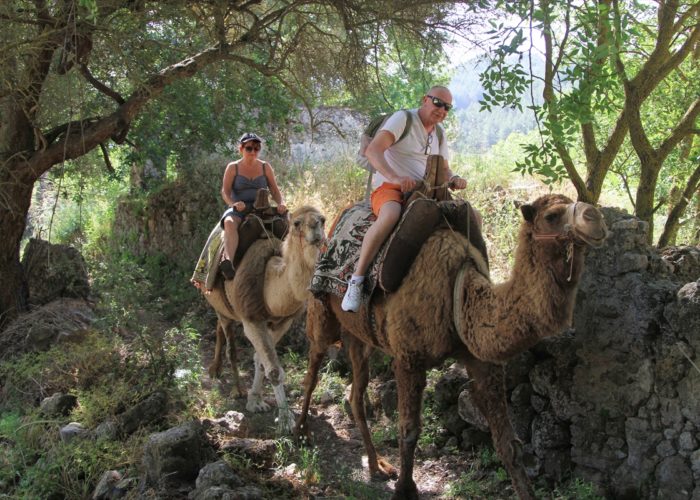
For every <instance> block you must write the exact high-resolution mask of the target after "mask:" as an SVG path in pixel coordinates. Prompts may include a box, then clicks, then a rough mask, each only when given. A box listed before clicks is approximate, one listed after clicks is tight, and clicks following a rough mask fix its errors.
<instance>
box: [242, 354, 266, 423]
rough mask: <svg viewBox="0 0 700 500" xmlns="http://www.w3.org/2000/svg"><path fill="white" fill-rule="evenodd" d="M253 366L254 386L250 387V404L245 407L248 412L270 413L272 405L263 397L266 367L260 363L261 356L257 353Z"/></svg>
mask: <svg viewBox="0 0 700 500" xmlns="http://www.w3.org/2000/svg"><path fill="white" fill-rule="evenodd" d="M253 366H254V367H255V374H254V375H253V385H252V386H251V387H250V392H249V393H248V402H247V403H246V405H245V407H246V410H248V411H251V412H253V413H259V412H263V411H268V410H269V409H270V405H269V404H267V403H266V402H265V401H264V400H263V397H262V384H263V378H264V376H265V367H264V366H263V364H262V363H261V362H260V356H258V353H257V351H256V352H255V353H254V354H253Z"/></svg>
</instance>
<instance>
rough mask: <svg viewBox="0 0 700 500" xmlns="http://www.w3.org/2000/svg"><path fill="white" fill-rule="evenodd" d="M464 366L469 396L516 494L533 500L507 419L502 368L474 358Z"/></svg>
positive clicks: (530, 487)
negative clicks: (486, 426) (467, 375)
mask: <svg viewBox="0 0 700 500" xmlns="http://www.w3.org/2000/svg"><path fill="white" fill-rule="evenodd" d="M466 366H467V372H468V373H469V376H470V377H471V378H472V379H473V380H474V382H473V383H472V384H471V385H470V386H469V392H470V395H471V397H472V399H473V401H474V403H475V404H476V406H477V408H479V410H480V411H481V413H482V414H483V415H484V418H486V421H487V422H488V424H489V428H490V429H491V435H492V438H493V444H494V447H495V448H496V453H497V454H498V456H499V458H500V459H501V461H502V462H503V465H504V466H505V468H506V470H507V471H508V474H509V475H510V479H511V481H512V483H513V488H514V489H515V492H516V493H517V494H518V497H519V498H520V499H521V500H531V499H532V500H534V498H535V494H534V490H533V489H532V485H531V483H530V480H529V479H528V477H527V474H526V472H525V468H524V467H523V465H522V463H521V462H520V460H519V457H518V453H517V450H518V449H519V445H520V443H519V441H518V439H517V438H516V437H515V434H514V433H513V427H512V426H511V424H510V420H509V419H508V409H507V403H506V391H505V377H504V375H503V367H502V366H500V365H496V364H492V363H485V362H483V361H479V360H477V359H470V360H468V361H466Z"/></svg>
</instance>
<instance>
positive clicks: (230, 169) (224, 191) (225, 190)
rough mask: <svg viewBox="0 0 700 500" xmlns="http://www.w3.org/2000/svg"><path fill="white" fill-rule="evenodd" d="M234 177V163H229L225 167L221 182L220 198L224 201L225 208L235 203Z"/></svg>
mask: <svg viewBox="0 0 700 500" xmlns="http://www.w3.org/2000/svg"><path fill="white" fill-rule="evenodd" d="M234 177H236V162H233V161H232V162H231V163H229V164H228V165H226V170H225V171H224V178H223V180H222V181H221V197H222V198H223V199H224V202H225V203H226V206H227V207H232V206H233V205H234V204H235V203H236V202H235V200H234V199H233V198H232V196H233V189H232V188H233V179H234Z"/></svg>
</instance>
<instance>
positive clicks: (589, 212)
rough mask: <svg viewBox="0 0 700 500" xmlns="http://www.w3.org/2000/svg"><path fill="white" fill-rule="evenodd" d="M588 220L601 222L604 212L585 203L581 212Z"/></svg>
mask: <svg viewBox="0 0 700 500" xmlns="http://www.w3.org/2000/svg"><path fill="white" fill-rule="evenodd" d="M581 215H582V216H583V219H584V220H585V221H586V222H600V221H601V220H602V219H603V214H601V213H600V211H599V210H598V209H597V208H595V207H594V206H592V205H588V204H587V205H585V207H584V209H583V212H582V214H581Z"/></svg>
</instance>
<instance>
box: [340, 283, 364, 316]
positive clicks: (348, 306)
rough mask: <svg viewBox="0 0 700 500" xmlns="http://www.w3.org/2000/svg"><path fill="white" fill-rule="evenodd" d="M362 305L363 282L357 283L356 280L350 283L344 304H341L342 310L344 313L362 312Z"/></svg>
mask: <svg viewBox="0 0 700 500" xmlns="http://www.w3.org/2000/svg"><path fill="white" fill-rule="evenodd" d="M361 304H362V282H359V283H358V282H356V281H355V280H352V279H351V280H350V281H348V290H347V291H346V292H345V297H343V303H342V304H340V308H341V309H342V310H343V311H352V312H357V311H359V310H360V305H361Z"/></svg>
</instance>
